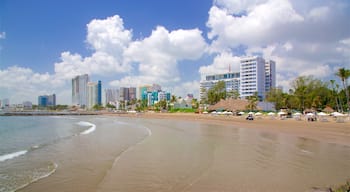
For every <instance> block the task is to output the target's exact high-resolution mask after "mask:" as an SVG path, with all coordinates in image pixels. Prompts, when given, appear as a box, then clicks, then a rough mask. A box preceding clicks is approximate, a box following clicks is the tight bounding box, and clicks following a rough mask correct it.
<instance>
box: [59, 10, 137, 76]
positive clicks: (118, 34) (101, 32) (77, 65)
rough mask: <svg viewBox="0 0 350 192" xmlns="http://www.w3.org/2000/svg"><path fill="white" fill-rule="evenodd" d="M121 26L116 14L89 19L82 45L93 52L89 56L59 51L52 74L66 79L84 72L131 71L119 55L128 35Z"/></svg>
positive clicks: (128, 38)
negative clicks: (87, 46)
mask: <svg viewBox="0 0 350 192" xmlns="http://www.w3.org/2000/svg"><path fill="white" fill-rule="evenodd" d="M123 25H124V23H123V20H122V19H121V18H120V17H119V16H118V15H115V16H113V17H108V18H106V19H102V20H98V19H94V20H92V21H91V22H90V23H89V24H87V40H86V42H87V43H88V45H89V46H90V47H91V48H92V49H93V50H94V51H95V52H94V53H93V54H92V55H91V56H89V57H82V56H81V55H79V54H71V53H70V52H63V53H62V54H61V58H60V59H61V61H60V62H58V63H55V73H56V74H57V75H58V76H61V77H63V78H66V79H70V78H72V77H74V76H76V75H80V74H85V73H87V74H90V75H94V74H97V75H112V74H115V73H125V72H128V71H130V70H132V66H131V65H130V64H129V63H125V62H123V53H124V51H125V49H126V48H127V47H128V45H129V43H130V42H131V39H132V32H131V30H126V29H124V26H123Z"/></svg>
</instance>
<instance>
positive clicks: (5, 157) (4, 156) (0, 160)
mask: <svg viewBox="0 0 350 192" xmlns="http://www.w3.org/2000/svg"><path fill="white" fill-rule="evenodd" d="M27 152H28V151H26V150H23V151H17V152H14V153H10V154H5V155H1V156H0V162H2V161H6V160H9V159H13V158H16V157H18V156H21V155H24V154H26V153H27Z"/></svg>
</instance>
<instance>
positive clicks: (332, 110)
mask: <svg viewBox="0 0 350 192" xmlns="http://www.w3.org/2000/svg"><path fill="white" fill-rule="evenodd" d="M323 112H326V113H333V112H334V109H333V108H332V107H330V106H326V107H325V108H324V109H323Z"/></svg>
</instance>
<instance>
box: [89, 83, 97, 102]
mask: <svg viewBox="0 0 350 192" xmlns="http://www.w3.org/2000/svg"><path fill="white" fill-rule="evenodd" d="M87 91H88V94H87V96H88V99H87V108H88V109H92V108H93V107H94V106H95V105H98V83H95V82H88V84H87Z"/></svg>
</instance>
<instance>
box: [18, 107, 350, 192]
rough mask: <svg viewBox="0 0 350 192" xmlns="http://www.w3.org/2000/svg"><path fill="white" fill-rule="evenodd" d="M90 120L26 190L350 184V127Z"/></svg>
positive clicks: (200, 117)
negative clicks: (88, 127)
mask: <svg viewBox="0 0 350 192" xmlns="http://www.w3.org/2000/svg"><path fill="white" fill-rule="evenodd" d="M85 121H87V122H90V123H93V124H94V125H96V130H95V131H94V132H92V133H90V134H88V135H81V136H77V137H74V138H72V139H67V140H65V141H64V142H59V143H56V144H55V145H52V146H50V149H46V150H45V152H44V153H42V154H45V153H47V151H52V150H53V151H56V152H55V154H54V155H52V157H53V159H55V162H56V163H57V165H58V168H57V170H56V172H55V173H53V174H52V175H51V176H49V177H47V178H44V179H40V180H38V181H37V182H34V183H32V184H30V185H28V186H27V187H24V188H23V189H21V190H19V191H28V192H34V191H101V192H106V191H108V192H109V191H111V192H112V191H123V192H125V191H141V192H147V191H172V192H177V191H193V192H197V191H198V192H203V191H208V192H209V191H269V192H270V191H287V192H288V191H291V192H293V191H311V189H312V187H321V188H322V187H329V186H335V185H338V184H341V183H344V182H345V181H346V180H347V179H349V178H350V175H349V172H350V165H349V163H348V162H349V161H350V142H349V141H350V130H349V128H350V126H349V122H348V121H346V122H345V123H336V122H334V121H333V119H329V121H328V122H308V121H296V120H294V119H286V120H279V119H274V120H272V119H270V118H269V117H261V118H257V119H255V120H253V121H247V120H245V118H244V117H237V116H214V115H208V114H183V113H175V114H170V113H142V114H104V115H100V116H91V117H85ZM57 151H58V152H57ZM33 155H35V154H33ZM39 156H40V154H39Z"/></svg>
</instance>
